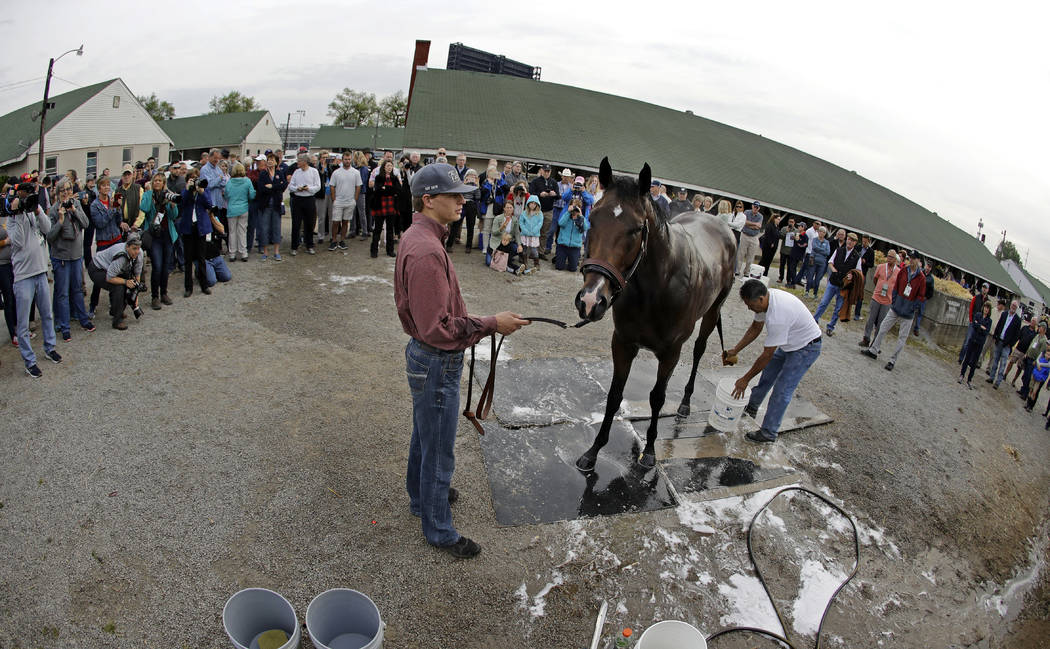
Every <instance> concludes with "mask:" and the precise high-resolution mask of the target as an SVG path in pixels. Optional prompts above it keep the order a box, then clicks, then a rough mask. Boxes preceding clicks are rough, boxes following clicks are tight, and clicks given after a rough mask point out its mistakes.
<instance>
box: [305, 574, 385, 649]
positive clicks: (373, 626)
mask: <svg viewBox="0 0 1050 649" xmlns="http://www.w3.org/2000/svg"><path fill="white" fill-rule="evenodd" d="M385 628H386V625H385V624H383V620H382V618H380V617H379V609H378V608H377V607H376V605H375V603H374V602H373V601H372V600H371V599H369V598H368V596H367V595H365V594H363V593H359V592H357V591H356V590H351V589H349V588H333V589H332V590H326V591H325V592H323V593H321V594H320V595H318V596H317V597H315V598H314V600H313V601H312V602H310V606H308V607H307V608H306V630H307V632H308V633H309V634H310V639H311V640H313V641H314V644H315V645H316V646H317V649H379V648H380V647H382V646H383V629H385Z"/></svg>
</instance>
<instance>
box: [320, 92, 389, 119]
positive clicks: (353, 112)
mask: <svg viewBox="0 0 1050 649" xmlns="http://www.w3.org/2000/svg"><path fill="white" fill-rule="evenodd" d="M328 114H329V115H331V117H332V123H333V124H342V125H345V126H375V125H376V118H377V117H378V114H379V104H377V103H376V96H375V95H374V94H373V93H370V92H368V93H366V92H361V91H359V90H351V89H349V88H343V89H342V90H341V91H340V92H339V94H337V95H336V96H335V99H333V100H332V101H331V103H329V104H328Z"/></svg>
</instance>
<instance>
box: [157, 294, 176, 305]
mask: <svg viewBox="0 0 1050 649" xmlns="http://www.w3.org/2000/svg"><path fill="white" fill-rule="evenodd" d="M160 302H161V304H169V305H170V304H175V302H174V300H172V299H171V297H170V296H168V294H167V293H162V294H161V296H160Z"/></svg>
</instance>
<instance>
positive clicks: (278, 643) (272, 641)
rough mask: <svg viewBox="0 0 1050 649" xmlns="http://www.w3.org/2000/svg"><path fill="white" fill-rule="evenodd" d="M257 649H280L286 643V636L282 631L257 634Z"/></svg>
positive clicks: (276, 630)
mask: <svg viewBox="0 0 1050 649" xmlns="http://www.w3.org/2000/svg"><path fill="white" fill-rule="evenodd" d="M258 642H259V649H281V647H283V646H284V644H285V643H286V642H288V634H287V633H285V632H284V630H283V629H272V630H270V631H266V632H265V633H261V634H259V638H258Z"/></svg>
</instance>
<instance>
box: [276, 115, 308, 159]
mask: <svg viewBox="0 0 1050 649" xmlns="http://www.w3.org/2000/svg"><path fill="white" fill-rule="evenodd" d="M293 112H294V113H295V114H297V115H299V123H300V124H302V121H303V115H305V114H306V111H305V110H302V109H299V110H296V111H293ZM291 129H292V113H288V120H287V121H286V122H285V123H284V151H287V150H288V144H289V142H288V140H289V135H288V134H289V132H291ZM284 151H281V155H282V156H283V155H284Z"/></svg>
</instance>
